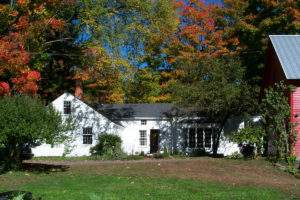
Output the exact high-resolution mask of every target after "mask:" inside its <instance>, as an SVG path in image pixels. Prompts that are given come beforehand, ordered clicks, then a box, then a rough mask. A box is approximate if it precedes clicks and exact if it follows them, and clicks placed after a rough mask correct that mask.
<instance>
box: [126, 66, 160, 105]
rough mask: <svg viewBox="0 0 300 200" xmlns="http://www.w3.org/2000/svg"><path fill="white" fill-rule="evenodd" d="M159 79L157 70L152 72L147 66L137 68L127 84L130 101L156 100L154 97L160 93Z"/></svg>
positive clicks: (145, 101)
mask: <svg viewBox="0 0 300 200" xmlns="http://www.w3.org/2000/svg"><path fill="white" fill-rule="evenodd" d="M159 80H160V75H159V72H154V71H153V70H151V69H149V68H142V69H139V70H137V72H136V73H135V75H134V78H133V79H132V80H131V81H130V82H129V85H128V98H129V101H130V103H148V102H151V103H153V102H156V100H157V99H156V98H158V97H159V96H160V94H161V87H160V84H159Z"/></svg>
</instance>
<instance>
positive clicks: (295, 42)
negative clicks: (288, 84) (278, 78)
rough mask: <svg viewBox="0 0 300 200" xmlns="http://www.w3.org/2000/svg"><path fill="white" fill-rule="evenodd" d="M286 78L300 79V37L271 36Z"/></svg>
mask: <svg viewBox="0 0 300 200" xmlns="http://www.w3.org/2000/svg"><path fill="white" fill-rule="evenodd" d="M269 37H270V40H271V42H272V44H273V47H274V49H275V51H276V54H277V56H278V59H279V61H280V64H281V66H282V69H283V71H284V74H285V77H286V78H287V79H300V35H270V36H269Z"/></svg>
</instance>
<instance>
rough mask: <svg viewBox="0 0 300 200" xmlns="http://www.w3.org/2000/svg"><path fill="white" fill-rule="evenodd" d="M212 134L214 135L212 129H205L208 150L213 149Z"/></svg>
mask: <svg viewBox="0 0 300 200" xmlns="http://www.w3.org/2000/svg"><path fill="white" fill-rule="evenodd" d="M211 134H212V129H211V128H206V129H205V147H207V148H211Z"/></svg>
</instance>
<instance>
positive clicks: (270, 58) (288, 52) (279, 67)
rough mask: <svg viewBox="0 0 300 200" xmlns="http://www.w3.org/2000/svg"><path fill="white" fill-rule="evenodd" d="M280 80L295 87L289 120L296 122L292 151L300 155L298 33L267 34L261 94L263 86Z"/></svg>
mask: <svg viewBox="0 0 300 200" xmlns="http://www.w3.org/2000/svg"><path fill="white" fill-rule="evenodd" d="M281 80H284V82H285V83H286V84H292V85H294V86H296V87H297V88H296V90H295V92H293V93H291V96H290V105H291V107H292V117H291V120H293V121H297V122H298V125H297V127H296V130H297V131H298V141H297V143H296V146H295V151H294V152H295V153H296V154H298V157H300V35H270V36H269V43H268V47H267V55H266V61H265V68H264V74H263V80H262V87H261V96H262V94H263V91H264V89H265V88H268V87H272V86H273V85H274V83H279V82H280V81H281ZM298 116H299V117H298Z"/></svg>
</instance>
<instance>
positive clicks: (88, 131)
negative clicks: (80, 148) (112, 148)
mask: <svg viewBox="0 0 300 200" xmlns="http://www.w3.org/2000/svg"><path fill="white" fill-rule="evenodd" d="M82 137H83V138H82V139H83V144H93V128H92V127H86V128H83V135H82Z"/></svg>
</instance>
